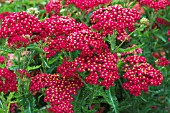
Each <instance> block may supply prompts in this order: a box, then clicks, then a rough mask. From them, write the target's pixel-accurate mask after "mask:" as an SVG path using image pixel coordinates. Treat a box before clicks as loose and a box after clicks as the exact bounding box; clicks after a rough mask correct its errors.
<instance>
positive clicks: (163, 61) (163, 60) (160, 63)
mask: <svg viewBox="0 0 170 113" xmlns="http://www.w3.org/2000/svg"><path fill="white" fill-rule="evenodd" d="M155 64H157V65H158V66H167V65H169V64H170V61H168V60H167V59H166V58H164V57H161V58H159V59H158V60H156V61H155Z"/></svg>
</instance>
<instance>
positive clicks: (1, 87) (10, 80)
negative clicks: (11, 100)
mask: <svg viewBox="0 0 170 113" xmlns="http://www.w3.org/2000/svg"><path fill="white" fill-rule="evenodd" d="M0 77H1V79H0V92H4V93H5V94H6V93H8V91H11V92H15V91H17V76H16V74H15V73H13V72H12V71H10V70H8V69H7V68H0Z"/></svg>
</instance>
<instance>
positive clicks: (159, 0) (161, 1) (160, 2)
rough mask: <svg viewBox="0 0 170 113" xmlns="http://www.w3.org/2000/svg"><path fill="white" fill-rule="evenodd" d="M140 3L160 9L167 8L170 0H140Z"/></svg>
mask: <svg viewBox="0 0 170 113" xmlns="http://www.w3.org/2000/svg"><path fill="white" fill-rule="evenodd" d="M139 3H140V4H141V5H146V6H149V7H150V8H153V9H155V10H156V11H158V10H160V9H166V6H169V3H170V2H169V1H168V0H156V1H155V0H139Z"/></svg>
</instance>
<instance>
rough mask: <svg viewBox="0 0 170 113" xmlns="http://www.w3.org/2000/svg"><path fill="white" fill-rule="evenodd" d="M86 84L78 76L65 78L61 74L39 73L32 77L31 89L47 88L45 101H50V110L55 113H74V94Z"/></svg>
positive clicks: (33, 90)
mask: <svg viewBox="0 0 170 113" xmlns="http://www.w3.org/2000/svg"><path fill="white" fill-rule="evenodd" d="M83 86H84V84H83V83H82V82H81V80H80V79H78V78H71V79H68V78H64V77H61V76H60V75H59V74H38V75H36V76H35V77H32V78H31V85H30V91H32V92H36V91H39V90H40V89H41V88H46V91H45V94H46V96H45V98H44V101H45V102H50V105H51V107H50V109H49V110H50V111H52V112H54V113H73V110H72V109H73V106H72V105H71V102H72V101H73V97H72V95H76V93H77V90H79V89H80V88H81V87H83Z"/></svg>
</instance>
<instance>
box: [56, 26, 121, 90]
mask: <svg viewBox="0 0 170 113" xmlns="http://www.w3.org/2000/svg"><path fill="white" fill-rule="evenodd" d="M66 42H67V44H66V48H63V49H64V50H65V51H71V52H73V51H75V50H80V51H81V53H80V56H79V57H77V58H76V59H74V60H73V61H72V62H69V61H68V60H66V61H64V62H63V64H61V65H60V66H59V67H58V68H57V73H60V74H62V75H63V76H65V77H67V78H69V77H73V76H77V74H78V73H77V70H78V71H79V72H89V73H90V74H89V76H88V77H86V82H87V83H90V84H100V85H102V86H105V87H106V88H107V89H108V88H109V87H110V86H111V85H113V82H114V81H115V80H117V79H118V78H119V76H118V69H117V66H116V63H117V61H118V58H117V55H116V54H112V53H111V52H110V50H109V49H108V46H107V44H105V42H104V41H103V39H102V37H101V36H100V35H99V34H98V33H96V32H92V31H91V30H85V29H84V30H81V31H77V32H74V33H71V34H70V35H69V36H68V37H67V38H66ZM99 79H102V80H101V81H99Z"/></svg>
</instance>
